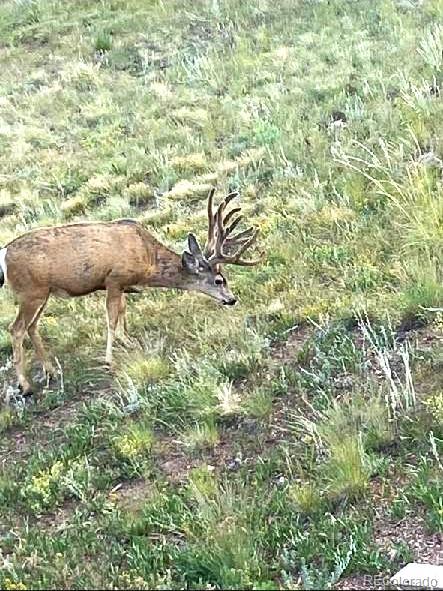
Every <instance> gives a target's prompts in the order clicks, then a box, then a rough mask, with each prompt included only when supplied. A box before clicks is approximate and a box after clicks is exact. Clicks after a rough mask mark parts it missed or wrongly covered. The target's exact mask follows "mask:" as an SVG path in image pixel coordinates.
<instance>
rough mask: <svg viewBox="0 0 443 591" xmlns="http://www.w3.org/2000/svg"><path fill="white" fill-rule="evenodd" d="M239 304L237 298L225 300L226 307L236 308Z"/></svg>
mask: <svg viewBox="0 0 443 591" xmlns="http://www.w3.org/2000/svg"><path fill="white" fill-rule="evenodd" d="M236 303H237V299H236V298H229V300H223V305H224V306H234V305H235V304H236Z"/></svg>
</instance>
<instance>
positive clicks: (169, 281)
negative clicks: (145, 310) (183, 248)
mask: <svg viewBox="0 0 443 591" xmlns="http://www.w3.org/2000/svg"><path fill="white" fill-rule="evenodd" d="M185 284H186V274H185V273H184V271H183V266H182V262H181V256H180V255H178V254H177V253H176V252H174V251H172V250H170V249H169V248H167V247H166V246H163V245H159V246H158V247H157V248H156V252H155V264H154V270H153V271H152V272H151V274H150V276H149V285H150V286H152V287H171V288H178V289H183V288H185Z"/></svg>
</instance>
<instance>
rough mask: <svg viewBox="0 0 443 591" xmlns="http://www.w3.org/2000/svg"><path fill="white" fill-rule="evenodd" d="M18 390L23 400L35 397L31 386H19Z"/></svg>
mask: <svg viewBox="0 0 443 591" xmlns="http://www.w3.org/2000/svg"><path fill="white" fill-rule="evenodd" d="M18 390H19V392H20V394H21V396H22V397H23V398H29V397H31V396H33V395H34V391H33V390H32V387H31V385H30V384H25V385H24V386H22V385H21V384H19V386H18Z"/></svg>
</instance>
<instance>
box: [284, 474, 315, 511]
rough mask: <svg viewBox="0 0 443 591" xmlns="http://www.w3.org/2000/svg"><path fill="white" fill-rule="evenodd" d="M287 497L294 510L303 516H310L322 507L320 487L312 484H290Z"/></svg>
mask: <svg viewBox="0 0 443 591" xmlns="http://www.w3.org/2000/svg"><path fill="white" fill-rule="evenodd" d="M288 495H289V498H290V499H291V500H292V501H293V503H294V506H295V508H296V510H297V511H300V512H301V513H303V514H306V515H312V514H314V513H316V512H317V511H319V510H321V509H322V508H323V507H324V498H323V496H322V490H321V487H320V486H319V485H318V484H315V483H313V482H302V483H297V484H292V485H291V486H290V488H289V490H288Z"/></svg>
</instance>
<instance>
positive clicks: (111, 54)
mask: <svg viewBox="0 0 443 591" xmlns="http://www.w3.org/2000/svg"><path fill="white" fill-rule="evenodd" d="M442 18H443V6H442V3H441V2H440V1H439V0H423V1H418V0H376V1H374V0H360V1H359V2H352V1H348V0H330V1H326V0H283V1H281V2H271V1H269V0H253V1H252V0H250V1H249V0H248V1H247V2H237V1H236V0H197V1H194V2H179V1H175V0H171V1H168V2H164V1H162V0H149V1H146V0H102V1H100V2H87V1H86V0H76V1H75V2H63V1H62V0H16V1H11V0H6V1H4V2H2V3H1V5H0V64H1V74H0V216H1V218H0V244H5V243H6V242H7V241H8V240H10V239H12V238H13V237H15V236H17V235H18V234H20V233H22V232H24V231H26V230H27V229H29V228H33V227H36V226H40V225H48V224H53V223H63V222H66V221H73V220H77V219H91V220H92V219H100V220H106V219H113V218H117V217H123V216H124V217H137V218H138V219H140V220H141V221H142V222H143V223H144V224H145V225H146V227H149V228H151V229H152V231H153V232H155V234H156V235H157V236H158V237H159V238H160V239H161V240H163V241H164V242H165V243H166V244H168V245H169V246H171V247H173V248H175V249H176V250H177V251H180V250H182V249H183V247H184V244H185V238H186V234H187V232H188V231H191V230H192V231H195V232H196V233H197V234H198V235H199V236H201V237H203V236H204V233H205V226H206V219H205V199H206V196H207V193H208V190H209V188H210V187H211V186H213V185H217V187H218V188H219V195H220V196H221V195H222V194H223V193H225V192H226V191H228V190H232V189H239V190H240V193H241V202H242V206H243V208H244V210H245V212H246V217H247V218H248V221H249V220H250V221H251V222H253V223H255V224H257V225H259V226H260V228H261V243H262V246H263V247H264V249H265V250H266V253H267V254H266V260H265V262H264V263H263V264H262V265H260V266H259V267H257V268H254V269H240V268H235V267H233V268H231V269H229V271H228V276H229V278H230V281H231V284H232V287H233V290H234V291H235V293H236V294H238V295H239V297H240V299H241V305H240V306H238V307H236V309H234V310H229V311H227V310H225V309H220V308H219V307H217V306H216V305H215V304H214V303H213V302H212V301H210V300H209V299H206V298H205V297H204V296H201V295H197V294H189V293H176V292H173V291H162V290H150V291H147V292H146V293H144V294H143V295H133V296H130V302H129V322H130V332H131V339H130V341H125V340H120V342H119V344H118V346H117V348H116V349H117V350H116V357H117V359H116V367H115V370H114V373H113V375H112V376H110V375H108V374H107V373H106V372H105V371H104V369H103V355H104V343H105V322H104V309H103V307H104V305H103V297H102V296H100V295H94V296H90V297H88V298H83V299H79V300H68V301H66V300H65V301H63V300H53V301H51V302H50V304H49V306H48V309H47V312H46V314H45V317H44V319H43V321H42V333H43V334H44V337H45V340H46V341H47V342H48V344H49V345H50V348H51V350H52V352H53V354H54V355H55V357H56V360H57V365H58V367H59V375H58V378H57V380H56V383H55V384H54V385H51V386H49V387H46V386H45V385H41V387H40V389H39V391H38V394H37V395H36V396H35V399H34V401H33V402H27V403H26V404H23V403H22V402H21V401H20V400H15V399H11V400H9V402H8V400H7V399H8V396H9V392H10V390H11V388H10V385H11V384H13V383H14V374H13V371H12V368H11V364H12V362H11V348H10V342H9V334H8V332H7V327H8V325H9V323H10V322H11V321H12V320H13V318H14V313H15V306H14V302H13V299H12V296H11V294H10V293H9V292H8V290H7V289H2V290H1V292H0V310H1V314H0V370H1V372H0V385H1V386H2V388H3V394H4V398H5V402H4V403H2V406H1V407H0V587H1V588H5V589H26V588H34V589H47V588H74V589H84V588H149V589H155V588H165V587H166V588H184V587H191V588H196V587H199V588H206V589H213V588H255V589H274V588H282V589H289V588H294V587H299V588H318V587H320V586H323V587H325V588H326V587H332V586H337V587H342V588H356V586H357V587H358V586H364V585H365V584H366V585H367V586H368V581H374V580H375V579H371V578H370V577H373V576H375V575H378V576H380V577H384V576H388V575H389V574H392V573H394V572H395V570H396V569H397V567H399V566H401V565H403V564H405V563H406V562H408V561H409V560H411V559H412V558H415V559H418V560H422V561H434V562H436V561H438V560H440V561H441V560H443V556H442V552H443V550H442V540H441V531H442V527H443V497H442V491H441V478H442V463H441V454H442V441H443V337H442V326H443V315H442V311H441V310H440V311H439V308H441V306H442V300H443V297H442V296H443V282H442V267H441V263H442V252H443V249H442V245H443V190H442V160H443V144H442V137H443V102H442V93H443V89H442V86H441V85H442V83H443V75H442V62H443V56H442V50H443V28H442V26H441V23H442ZM32 375H33V378H34V380H36V378H37V375H36V371H35V370H33V372H32ZM368 577H369V578H368ZM378 580H379V581H380V579H378Z"/></svg>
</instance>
